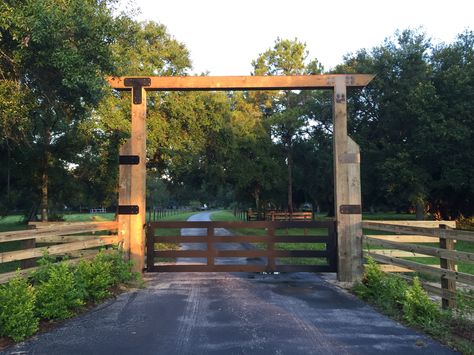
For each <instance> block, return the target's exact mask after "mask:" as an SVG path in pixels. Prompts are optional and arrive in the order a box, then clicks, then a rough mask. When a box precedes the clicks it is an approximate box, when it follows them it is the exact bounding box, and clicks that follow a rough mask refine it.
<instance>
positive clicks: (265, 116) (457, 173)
mask: <svg viewBox="0 0 474 355" xmlns="http://www.w3.org/2000/svg"><path fill="white" fill-rule="evenodd" d="M115 7H116V2H115V1H113V0H86V1H83V0H65V1H64V0H62V1H59V0H36V1H29V0H7V1H4V2H2V3H1V4H0V13H1V14H2V16H0V167H1V168H0V181H1V183H0V209H1V210H2V211H3V213H4V214H5V213H8V212H10V211H13V210H16V209H21V210H26V211H29V212H30V214H32V215H33V214H36V213H37V212H38V213H41V214H42V217H43V218H44V219H46V218H48V217H51V216H48V211H49V210H56V211H63V210H64V208H65V207H67V208H70V209H78V208H79V207H80V206H87V207H97V206H105V207H112V208H113V206H115V205H116V201H117V196H116V193H117V187H116V186H117V172H118V147H119V146H120V144H121V143H122V142H123V141H124V139H126V138H127V136H128V135H129V128H130V97H129V94H126V93H117V92H113V91H112V90H110V88H108V87H107V85H106V84H105V81H104V79H103V78H104V77H105V76H107V75H188V73H189V71H190V69H191V68H192V63H191V60H190V57H189V51H188V50H187V48H186V47H185V45H183V44H182V43H180V42H179V41H177V40H176V39H174V38H173V37H172V36H171V35H170V34H169V33H168V32H167V30H166V28H165V26H163V25H161V24H158V23H154V22H146V23H140V22H137V21H135V20H134V19H133V16H132V15H130V14H127V13H119V12H118V11H117V10H116V8H115ZM473 57H474V33H473V32H472V31H465V32H464V33H461V34H460V35H459V36H458V37H457V39H456V40H455V41H454V42H453V43H448V44H446V43H444V44H435V43H432V41H431V40H430V39H429V37H428V36H427V35H426V34H424V33H422V32H420V31H412V30H407V31H403V32H397V33H395V34H394V36H393V37H391V38H388V39H387V40H385V42H384V43H382V44H381V45H379V46H377V47H374V48H372V49H362V50H360V51H358V52H356V53H353V54H349V55H347V56H346V57H345V58H344V60H343V63H341V64H340V65H339V66H337V67H336V68H335V69H334V70H332V71H330V72H334V73H373V74H376V78H375V79H374V80H373V82H372V83H371V84H370V85H369V86H368V87H367V88H366V89H364V90H354V91H351V92H350V97H349V115H350V117H349V119H350V122H349V130H350V135H351V136H352V137H353V138H354V139H355V141H356V142H358V143H359V144H360V146H361V152H362V165H361V169H362V191H363V207H364V209H366V210H399V211H407V210H415V209H416V210H417V211H418V213H419V214H420V215H421V214H423V213H426V212H430V213H432V214H435V215H436V216H439V217H444V218H446V217H456V216H458V215H460V214H464V215H472V214H473V212H474V211H473V209H474V203H473V202H474V201H473V200H474V164H473V162H474V161H473V158H472V157H473V153H474V134H473V132H474V117H473V115H474V107H473V105H474V97H473V96H474V60H473V59H474V58H473ZM252 65H253V72H252V74H253V75H295V74H321V73H327V71H325V70H324V68H323V66H322V65H321V63H319V61H318V60H317V59H315V58H310V57H309V54H308V52H307V50H306V46H305V44H304V43H301V42H299V41H298V40H297V39H294V40H287V39H277V40H276V41H275V43H274V45H273V46H272V47H270V48H269V49H267V50H265V51H263V52H262V53H261V54H256V57H255V60H254V61H253V62H252ZM331 100H332V95H331V93H330V92H324V91H258V92H257V91H253V92H227V93H222V92H154V93H150V95H149V100H148V103H149V108H148V132H149V133H148V143H147V152H148V162H147V164H148V172H149V178H148V185H149V188H148V203H149V205H154V206H170V205H186V204H188V203H189V202H190V201H192V200H199V201H202V202H206V203H207V204H211V205H219V206H229V205H231V204H233V203H234V204H240V205H241V206H243V207H254V208H265V207H272V208H283V209H293V208H297V207H299V206H301V205H302V204H303V203H305V202H310V203H312V204H313V206H314V208H315V209H316V208H317V209H320V210H323V211H328V212H330V211H331V209H332V205H333V187H332V107H331Z"/></svg>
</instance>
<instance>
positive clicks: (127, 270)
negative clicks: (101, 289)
mask: <svg viewBox="0 0 474 355" xmlns="http://www.w3.org/2000/svg"><path fill="white" fill-rule="evenodd" d="M95 261H97V262H104V263H110V268H111V269H110V273H111V277H112V279H113V282H112V285H116V284H119V283H123V282H128V281H131V280H134V279H136V278H137V273H133V272H132V261H126V260H125V258H124V255H123V252H122V251H120V250H116V251H114V252H112V253H105V252H104V251H102V250H101V251H100V252H99V254H97V255H96V257H95Z"/></svg>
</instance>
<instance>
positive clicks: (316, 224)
mask: <svg viewBox="0 0 474 355" xmlns="http://www.w3.org/2000/svg"><path fill="white" fill-rule="evenodd" d="M332 226H334V222H333V221H285V222H284V221H278V222H271V221H252V222H209V221H207V222H183V221H181V222H150V223H148V227H149V228H151V229H167V228H186V229H187V228H190V229H193V228H225V229H240V228H275V229H281V228H302V229H305V228H331V227H332Z"/></svg>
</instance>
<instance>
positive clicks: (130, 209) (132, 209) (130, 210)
mask: <svg viewBox="0 0 474 355" xmlns="http://www.w3.org/2000/svg"><path fill="white" fill-rule="evenodd" d="M138 211H139V208H138V206H137V205H120V206H118V214H138Z"/></svg>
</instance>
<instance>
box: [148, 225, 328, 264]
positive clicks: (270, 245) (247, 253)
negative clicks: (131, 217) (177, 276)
mask: <svg viewBox="0 0 474 355" xmlns="http://www.w3.org/2000/svg"><path fill="white" fill-rule="evenodd" d="M171 228H179V229H184V228H186V229H187V228H193V229H194V228H199V229H205V230H206V231H207V233H206V235H202V236H187V235H184V236H181V235H173V236H157V235H156V233H155V231H156V230H157V229H171ZM216 228H224V229H227V230H235V229H242V228H245V229H247V228H255V229H265V230H266V234H265V235H260V236H258V235H255V236H248V235H216V233H215V229H216ZM288 228H291V229H300V230H301V231H302V233H301V235H277V234H276V231H277V230H278V229H288ZM311 228H325V229H326V230H327V235H324V236H321V235H303V230H308V229H311ZM146 238H147V271H148V272H154V271H158V272H160V271H163V272H164V271H168V272H300V271H312V272H336V271H337V245H336V243H337V237H336V228H335V222H334V221H278V222H277V221H255V222H151V223H148V224H147V233H146ZM155 243H174V244H182V243H199V244H205V245H206V249H204V250H156V249H155ZM215 243H262V244H265V245H266V249H250V250H245V249H239V250H219V249H216V247H215V245H214V244H215ZM275 243H306V244H307V243H324V244H326V248H325V249H324V250H278V249H275ZM155 257H162V258H202V259H207V263H206V264H166V265H163V264H155ZM222 257H227V258H229V257H231V258H233V257H243V258H265V259H266V263H265V264H216V260H215V258H222ZM289 257H291V258H325V259H326V260H327V264H325V265H296V264H289V265H288V264H281V263H276V262H275V259H277V258H289Z"/></svg>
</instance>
